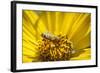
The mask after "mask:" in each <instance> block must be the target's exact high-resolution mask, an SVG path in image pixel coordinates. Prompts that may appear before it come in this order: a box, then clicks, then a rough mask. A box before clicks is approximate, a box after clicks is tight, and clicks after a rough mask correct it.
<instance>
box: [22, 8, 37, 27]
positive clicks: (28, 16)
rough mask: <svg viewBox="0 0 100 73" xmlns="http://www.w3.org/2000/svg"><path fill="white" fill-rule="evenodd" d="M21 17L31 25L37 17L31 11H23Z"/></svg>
mask: <svg viewBox="0 0 100 73" xmlns="http://www.w3.org/2000/svg"><path fill="white" fill-rule="evenodd" d="M23 17H24V18H25V19H26V20H27V21H29V22H31V24H32V25H34V24H35V22H36V21H37V19H38V15H37V14H36V12H34V11H32V10H23Z"/></svg>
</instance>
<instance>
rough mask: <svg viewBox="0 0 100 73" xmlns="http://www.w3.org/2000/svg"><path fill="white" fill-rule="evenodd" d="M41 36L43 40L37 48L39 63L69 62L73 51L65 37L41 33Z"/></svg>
mask: <svg viewBox="0 0 100 73" xmlns="http://www.w3.org/2000/svg"><path fill="white" fill-rule="evenodd" d="M41 36H42V38H43V39H42V41H41V42H39V46H38V49H39V59H40V60H41V61H64V60H70V58H71V54H72V50H73V49H72V44H71V42H70V41H69V40H68V38H67V36H62V35H58V36H54V35H52V34H48V33H43V34H42V35H41Z"/></svg>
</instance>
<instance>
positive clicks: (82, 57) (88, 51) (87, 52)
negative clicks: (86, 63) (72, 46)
mask: <svg viewBox="0 0 100 73" xmlns="http://www.w3.org/2000/svg"><path fill="white" fill-rule="evenodd" d="M76 54H77V53H76ZM90 59H91V48H86V49H84V50H83V52H80V54H79V55H76V56H74V57H72V58H71V60H90Z"/></svg>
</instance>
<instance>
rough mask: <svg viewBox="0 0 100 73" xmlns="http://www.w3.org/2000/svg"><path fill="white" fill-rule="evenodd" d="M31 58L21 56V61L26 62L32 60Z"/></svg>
mask: <svg viewBox="0 0 100 73" xmlns="http://www.w3.org/2000/svg"><path fill="white" fill-rule="evenodd" d="M32 60H33V59H32V58H29V57H27V56H23V63H28V62H32Z"/></svg>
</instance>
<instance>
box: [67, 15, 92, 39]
mask: <svg viewBox="0 0 100 73" xmlns="http://www.w3.org/2000/svg"><path fill="white" fill-rule="evenodd" d="M90 16H91V15H90V14H89V13H82V14H81V16H80V17H79V18H78V19H77V20H76V22H75V23H74V25H73V26H72V29H71V32H70V34H69V35H68V37H69V39H70V40H75V39H76V40H77V39H79V38H81V37H82V36H83V35H84V34H85V33H86V32H87V30H88V29H89V27H90V18H91V17H90Z"/></svg>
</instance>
